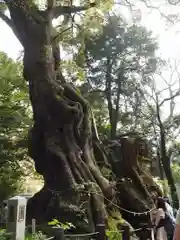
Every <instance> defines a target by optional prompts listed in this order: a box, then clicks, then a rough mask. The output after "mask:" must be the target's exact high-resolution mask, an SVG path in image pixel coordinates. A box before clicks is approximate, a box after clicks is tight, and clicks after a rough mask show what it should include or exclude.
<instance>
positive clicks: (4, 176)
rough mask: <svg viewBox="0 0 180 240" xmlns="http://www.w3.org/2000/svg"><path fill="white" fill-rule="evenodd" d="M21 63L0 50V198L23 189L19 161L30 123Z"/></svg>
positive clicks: (23, 150) (25, 151) (23, 155)
mask: <svg viewBox="0 0 180 240" xmlns="http://www.w3.org/2000/svg"><path fill="white" fill-rule="evenodd" d="M21 76H22V66H21V64H20V63H18V62H13V61H12V59H10V58H8V57H7V55H6V54H4V53H2V52H0V166H1V167H0V199H1V200H2V199H6V198H7V197H9V196H11V195H13V194H15V193H17V191H21V190H22V182H21V181H20V180H21V176H23V175H24V173H23V169H22V168H21V164H22V163H23V161H24V160H25V158H26V153H27V150H26V148H25V136H26V135H27V131H28V128H29V125H30V124H31V118H30V114H31V108H30V106H29V100H28V91H27V86H26V83H25V82H24V80H23V78H22V77H21Z"/></svg>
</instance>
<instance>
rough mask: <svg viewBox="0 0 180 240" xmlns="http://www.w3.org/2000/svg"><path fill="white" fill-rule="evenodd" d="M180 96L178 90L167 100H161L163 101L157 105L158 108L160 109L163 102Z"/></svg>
mask: <svg viewBox="0 0 180 240" xmlns="http://www.w3.org/2000/svg"><path fill="white" fill-rule="evenodd" d="M179 95H180V90H178V91H177V92H176V93H175V94H174V95H172V96H170V97H168V98H165V99H163V101H162V102H161V103H160V104H159V107H161V106H162V105H163V104H164V103H165V102H167V101H169V100H172V99H174V98H175V97H177V96H179Z"/></svg>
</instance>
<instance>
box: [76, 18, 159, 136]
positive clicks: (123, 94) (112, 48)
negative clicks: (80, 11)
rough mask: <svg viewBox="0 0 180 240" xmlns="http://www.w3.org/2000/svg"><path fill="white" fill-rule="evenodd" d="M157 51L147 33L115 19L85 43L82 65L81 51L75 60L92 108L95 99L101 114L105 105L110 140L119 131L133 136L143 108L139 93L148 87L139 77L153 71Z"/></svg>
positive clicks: (143, 79) (144, 79)
mask: <svg viewBox="0 0 180 240" xmlns="http://www.w3.org/2000/svg"><path fill="white" fill-rule="evenodd" d="M156 49H157V44H156V42H155V39H153V38H152V36H151V33H150V32H147V30H146V29H145V28H143V27H141V26H136V25H133V26H130V27H129V26H128V25H126V24H124V23H123V21H122V19H121V18H120V17H118V16H116V15H114V16H109V17H108V19H107V23H106V24H105V25H104V26H103V29H102V34H100V36H97V37H96V38H93V39H91V40H86V42H85V61H84V62H82V61H80V60H81V59H82V58H81V55H82V52H81V49H80V52H79V54H78V55H77V56H76V61H77V64H79V65H80V66H81V67H83V64H85V65H84V68H85V69H84V70H85V72H86V73H85V76H86V78H87V81H88V82H87V83H85V84H83V85H82V86H81V91H82V92H83V93H85V94H86V95H85V94H84V96H86V98H87V97H88V100H90V102H91V104H92V101H91V99H93V98H94V97H95V98H97V97H98V102H99V103H101V105H100V104H99V106H100V108H101V114H103V113H102V109H104V108H102V107H103V106H106V105H107V109H108V118H109V121H108V124H109V126H110V138H111V139H114V138H115V137H116V135H117V132H119V131H121V132H122V131H123V130H124V131H126V132H127V131H128V132H135V129H136V128H137V127H138V122H137V121H138V120H139V119H140V118H141V117H140V116H137V114H138V113H140V111H139V109H140V108H141V107H142V104H143V98H142V97H141V91H139V90H138V89H139V87H141V88H142V85H144V84H147V82H146V78H141V74H142V73H143V74H144V75H146V74H150V73H152V72H154V71H155V70H156V62H157V59H156V58H155V50H156ZM148 81H149V79H148ZM95 108H96V109H97V106H95ZM98 117H99V116H97V122H98ZM102 117H103V116H102ZM106 122H107V121H106ZM101 124H102V121H101ZM128 128H129V129H128Z"/></svg>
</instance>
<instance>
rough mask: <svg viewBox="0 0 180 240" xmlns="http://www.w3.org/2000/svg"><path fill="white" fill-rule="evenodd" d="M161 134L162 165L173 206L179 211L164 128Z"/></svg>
mask: <svg viewBox="0 0 180 240" xmlns="http://www.w3.org/2000/svg"><path fill="white" fill-rule="evenodd" d="M160 134H161V146H160V147H161V161H162V164H163V168H164V172H165V174H166V177H167V181H168V185H169V187H170V191H171V196H172V200H173V206H174V207H175V208H176V209H178V207H179V201H178V197H177V192H176V187H175V184H174V179H173V175H172V171H171V163H170V159H169V157H168V154H167V149H166V142H165V133H164V129H163V127H162V126H161V128H160Z"/></svg>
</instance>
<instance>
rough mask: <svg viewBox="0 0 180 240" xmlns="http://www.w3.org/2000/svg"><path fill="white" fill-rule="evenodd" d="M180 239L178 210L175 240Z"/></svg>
mask: <svg viewBox="0 0 180 240" xmlns="http://www.w3.org/2000/svg"><path fill="white" fill-rule="evenodd" d="M179 239H180V210H178V212H177V215H176V226H175V231H174V237H173V240H179Z"/></svg>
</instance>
